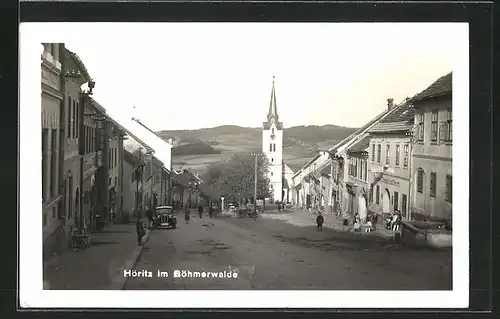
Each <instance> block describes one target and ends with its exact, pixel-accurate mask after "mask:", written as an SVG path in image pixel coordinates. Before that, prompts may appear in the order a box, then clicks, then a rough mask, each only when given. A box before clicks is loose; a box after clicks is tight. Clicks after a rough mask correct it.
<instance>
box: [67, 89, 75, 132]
mask: <svg viewBox="0 0 500 319" xmlns="http://www.w3.org/2000/svg"><path fill="white" fill-rule="evenodd" d="M71 105H72V103H71V97H69V96H68V127H66V132H67V133H68V134H67V135H68V138H71V132H72V130H73V128H72V127H71V118H72V114H71V110H72V107H71Z"/></svg>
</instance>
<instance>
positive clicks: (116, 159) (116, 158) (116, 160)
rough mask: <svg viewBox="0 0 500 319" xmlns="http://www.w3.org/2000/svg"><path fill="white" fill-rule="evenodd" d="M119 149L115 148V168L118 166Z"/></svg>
mask: <svg viewBox="0 0 500 319" xmlns="http://www.w3.org/2000/svg"><path fill="white" fill-rule="evenodd" d="M116 151H117V149H116V148H115V167H116V166H118V157H117V156H116Z"/></svg>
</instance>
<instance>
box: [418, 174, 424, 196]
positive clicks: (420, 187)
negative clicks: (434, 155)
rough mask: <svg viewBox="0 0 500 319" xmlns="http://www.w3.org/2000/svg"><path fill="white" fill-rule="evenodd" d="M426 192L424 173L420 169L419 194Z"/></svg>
mask: <svg viewBox="0 0 500 319" xmlns="http://www.w3.org/2000/svg"><path fill="white" fill-rule="evenodd" d="M423 191H424V171H423V170H422V169H418V171H417V192H419V193H423Z"/></svg>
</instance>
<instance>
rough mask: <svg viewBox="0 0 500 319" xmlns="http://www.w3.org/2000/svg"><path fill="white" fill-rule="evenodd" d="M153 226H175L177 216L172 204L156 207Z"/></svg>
mask: <svg viewBox="0 0 500 319" xmlns="http://www.w3.org/2000/svg"><path fill="white" fill-rule="evenodd" d="M154 226H155V228H172V229H175V228H176V227H177V217H176V216H175V213H174V210H173V209H172V206H158V207H156V216H155V220H154Z"/></svg>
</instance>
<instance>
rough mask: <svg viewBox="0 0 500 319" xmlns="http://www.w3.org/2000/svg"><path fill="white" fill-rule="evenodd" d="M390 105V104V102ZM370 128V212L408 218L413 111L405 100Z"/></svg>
mask: <svg viewBox="0 0 500 319" xmlns="http://www.w3.org/2000/svg"><path fill="white" fill-rule="evenodd" d="M390 104H392V101H390ZM389 107H393V108H394V111H393V112H392V113H391V114H390V115H389V116H387V117H385V118H384V119H382V120H381V121H380V123H378V124H377V125H376V126H374V127H373V128H372V129H370V131H369V133H370V142H369V143H370V147H369V159H368V163H369V181H370V194H371V196H370V199H371V201H370V203H371V205H370V211H372V212H374V213H377V214H381V215H384V214H389V213H391V214H392V213H394V212H400V213H401V214H402V216H403V217H406V218H408V217H409V216H408V211H409V195H410V172H411V148H412V145H411V132H412V129H413V117H414V110H413V108H412V107H411V105H410V104H409V103H408V102H407V101H404V102H403V103H401V104H399V105H397V106H392V105H389Z"/></svg>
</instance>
